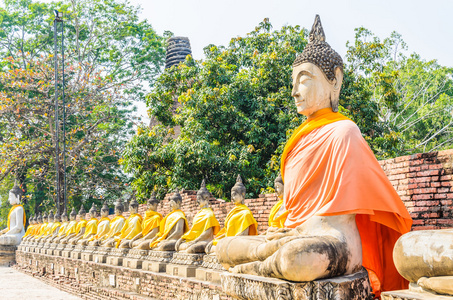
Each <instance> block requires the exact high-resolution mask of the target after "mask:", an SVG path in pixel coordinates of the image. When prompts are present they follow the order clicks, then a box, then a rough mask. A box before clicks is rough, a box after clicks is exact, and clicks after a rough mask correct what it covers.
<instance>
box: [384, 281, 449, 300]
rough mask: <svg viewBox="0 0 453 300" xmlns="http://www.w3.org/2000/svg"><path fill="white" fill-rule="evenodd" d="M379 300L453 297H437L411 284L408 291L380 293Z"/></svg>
mask: <svg viewBox="0 0 453 300" xmlns="http://www.w3.org/2000/svg"><path fill="white" fill-rule="evenodd" d="M381 300H453V296H447V295H439V294H436V293H434V292H430V291H427V290H424V289H423V288H422V287H420V286H418V285H417V284H416V283H413V282H411V283H410V284H409V289H408V290H400V291H391V292H384V293H382V295H381Z"/></svg>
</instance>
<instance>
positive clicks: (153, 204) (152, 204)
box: [146, 192, 159, 211]
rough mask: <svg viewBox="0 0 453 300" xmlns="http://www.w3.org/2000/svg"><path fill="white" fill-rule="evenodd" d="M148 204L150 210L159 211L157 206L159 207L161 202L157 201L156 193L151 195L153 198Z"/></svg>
mask: <svg viewBox="0 0 453 300" xmlns="http://www.w3.org/2000/svg"><path fill="white" fill-rule="evenodd" d="M146 204H147V209H148V210H152V211H157V206H158V205H159V200H157V198H156V193H155V192H153V193H152V194H151V197H150V198H149V199H148V201H147V202H146Z"/></svg>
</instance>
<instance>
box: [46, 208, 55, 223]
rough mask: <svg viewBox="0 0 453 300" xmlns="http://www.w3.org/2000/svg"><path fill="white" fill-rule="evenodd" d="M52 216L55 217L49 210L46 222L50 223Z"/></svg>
mask: <svg viewBox="0 0 453 300" xmlns="http://www.w3.org/2000/svg"><path fill="white" fill-rule="evenodd" d="M54 218H55V216H54V214H53V210H51V211H50V212H49V214H48V215H47V223H52V222H53V221H54Z"/></svg>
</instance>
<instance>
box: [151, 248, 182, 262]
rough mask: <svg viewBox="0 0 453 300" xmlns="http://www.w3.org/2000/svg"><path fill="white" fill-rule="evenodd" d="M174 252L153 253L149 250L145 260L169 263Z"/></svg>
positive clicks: (153, 251)
mask: <svg viewBox="0 0 453 300" xmlns="http://www.w3.org/2000/svg"><path fill="white" fill-rule="evenodd" d="M174 253H175V252H174V251H155V250H150V251H149V252H148V256H147V257H146V260H149V261H157V262H163V263H169V262H170V261H171V259H172V258H173V254H174Z"/></svg>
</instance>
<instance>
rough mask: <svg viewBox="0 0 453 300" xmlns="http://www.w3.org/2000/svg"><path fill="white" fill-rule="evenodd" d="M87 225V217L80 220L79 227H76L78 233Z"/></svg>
mask: <svg viewBox="0 0 453 300" xmlns="http://www.w3.org/2000/svg"><path fill="white" fill-rule="evenodd" d="M85 227H87V220H85V219H82V220H80V221H79V222H77V227H76V232H75V233H76V234H79V233H80V230H82V228H85Z"/></svg>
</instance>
